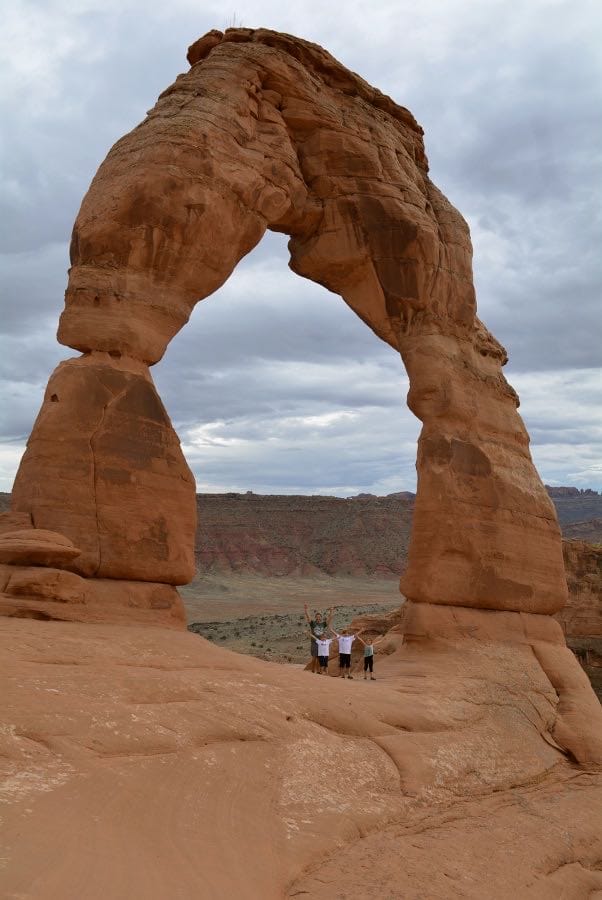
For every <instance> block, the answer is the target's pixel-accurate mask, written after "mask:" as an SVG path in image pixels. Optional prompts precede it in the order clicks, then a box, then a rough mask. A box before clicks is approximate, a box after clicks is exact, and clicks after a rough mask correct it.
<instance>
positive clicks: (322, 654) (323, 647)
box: [310, 632, 334, 675]
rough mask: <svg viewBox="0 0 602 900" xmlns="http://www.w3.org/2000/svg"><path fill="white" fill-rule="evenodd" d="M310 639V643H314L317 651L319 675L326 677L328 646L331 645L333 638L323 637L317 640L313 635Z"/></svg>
mask: <svg viewBox="0 0 602 900" xmlns="http://www.w3.org/2000/svg"><path fill="white" fill-rule="evenodd" d="M310 633H311V632H310ZM311 638H312V641H314V642H315V644H316V647H317V651H318V662H319V664H320V672H319V674H320V675H328V657H329V656H330V645H331V644H332V642H333V640H334V638H327V637H324V636H322V637H321V638H317V637H316V636H315V635H313V634H312V636H311Z"/></svg>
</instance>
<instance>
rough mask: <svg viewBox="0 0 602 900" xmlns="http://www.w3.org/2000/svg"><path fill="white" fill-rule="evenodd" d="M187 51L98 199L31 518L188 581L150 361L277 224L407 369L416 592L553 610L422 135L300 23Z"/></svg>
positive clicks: (460, 224) (180, 467)
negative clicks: (309, 39) (412, 421)
mask: <svg viewBox="0 0 602 900" xmlns="http://www.w3.org/2000/svg"><path fill="white" fill-rule="evenodd" d="M188 58H189V61H190V63H191V69H190V71H189V72H188V73H187V74H185V75H180V76H179V77H178V78H177V80H176V81H175V83H174V84H173V85H172V86H171V87H169V88H168V89H167V90H166V91H164V93H163V94H162V95H161V97H160V98H159V101H158V103H157V104H156V106H155V107H154V108H153V110H151V111H150V113H149V114H148V116H147V118H146V119H145V120H144V122H142V123H141V124H140V125H139V126H138V127H137V128H135V129H134V130H133V131H132V132H130V133H129V134H128V135H126V136H125V137H124V138H122V139H121V140H120V141H118V143H117V144H116V145H115V146H114V147H113V149H112V150H111V151H110V153H109V155H108V156H107V159H106V160H105V162H104V163H103V164H102V166H101V167H100V169H99V171H98V173H97V175H96V177H95V178H94V181H93V182H92V185H91V187H90V190H89V191H88V194H87V195H86V197H85V198H84V201H83V204H82V207H81V210H80V212H79V215H78V218H77V221H76V224H75V227H74V232H73V241H72V247H71V260H72V268H71V270H70V275H69V285H68V288H67V292H66V298H65V310H64V312H63V314H62V316H61V322H60V327H59V333H58V337H59V340H60V341H61V343H63V344H66V345H68V346H70V347H73V348H74V349H76V350H79V351H80V352H81V353H82V356H80V357H78V358H75V359H72V360H69V361H67V362H65V363H62V364H61V365H60V366H59V367H58V369H57V370H56V372H55V373H54V374H53V376H52V378H51V380H50V383H49V386H48V389H47V392H46V396H45V399H44V403H43V406H42V409H41V411H40V414H39V416H38V419H37V421H36V424H35V426H34V429H33V432H32V435H31V438H30V440H29V444H28V448H27V451H26V453H25V456H24V458H23V460H22V463H21V467H20V469H19V473H18V475H17V479H16V482H15V486H14V491H13V506H14V510H15V511H16V512H20V513H29V514H31V516H32V521H33V524H34V525H35V526H36V527H37V528H40V529H46V530H49V531H54V532H59V533H61V534H63V535H65V536H66V537H68V538H69V539H71V541H73V543H74V544H75V545H76V547H78V548H80V549H81V551H82V552H81V554H80V556H78V557H77V558H76V559H75V560H73V561H72V562H71V563H70V564H69V568H70V569H71V571H72V572H73V573H76V574H79V575H80V576H86V577H87V578H97V579H106V578H110V579H125V580H128V581H137V582H151V583H156V582H158V583H163V584H171V585H174V584H181V583H185V582H187V581H189V580H190V579H191V577H192V575H193V571H194V560H193V554H192V548H193V533H194V528H195V504H194V480H193V478H192V475H191V473H190V471H189V470H188V467H187V465H186V463H185V460H184V458H183V456H182V454H181V451H180V447H179V443H178V440H177V437H176V435H175V433H174V432H173V429H172V428H171V425H170V422H169V419H168V417H167V414H166V412H165V410H164V408H163V406H162V404H161V401H160V399H159V398H158V396H157V393H156V391H155V389H154V386H153V383H152V379H151V376H150V373H149V369H148V367H149V366H150V365H152V364H153V363H155V362H157V360H159V359H160V358H161V357H162V355H163V353H164V352H165V348H166V346H167V344H168V343H169V340H170V339H171V338H172V337H173V336H174V334H176V332H177V331H178V330H179V329H180V328H181V327H182V326H183V325H184V324H185V323H186V321H187V319H188V317H189V315H190V312H191V310H192V308H193V306H194V305H195V303H197V302H198V301H199V300H200V299H202V298H203V297H206V296H207V295H208V294H210V293H211V292H213V291H215V290H216V289H217V288H218V287H219V286H220V285H221V284H223V282H224V281H225V280H226V279H227V278H228V276H229V275H230V273H231V272H232V270H233V268H234V267H235V265H236V264H237V262H238V261H239V260H240V259H241V257H242V256H244V255H245V254H246V253H247V252H249V251H250V250H251V249H252V248H253V247H254V246H255V245H256V244H257V243H258V242H259V240H260V239H261V237H262V235H263V234H264V232H265V230H266V229H268V228H270V229H273V230H277V231H283V232H286V233H287V234H289V235H290V236H291V240H290V245H289V246H290V252H291V263H290V264H291V267H292V268H293V270H294V271H295V272H297V273H299V274H300V275H303V276H305V277H307V278H311V279H313V280H315V281H317V282H319V283H321V284H323V285H325V286H326V287H327V288H329V289H330V290H332V291H335V292H337V293H339V294H340V295H341V296H342V297H343V298H344V300H345V301H346V302H347V303H348V304H349V306H350V307H351V308H352V309H353V310H354V311H355V312H356V313H357V314H358V315H359V316H360V317H361V318H362V319H363V320H364V321H365V322H366V323H367V324H368V325H369V327H371V328H372V329H373V330H374V331H375V332H376V334H378V335H379V336H380V337H381V338H382V339H383V340H385V341H387V342H388V343H389V344H391V345H392V346H393V347H395V348H397V349H398V350H399V352H400V354H401V356H402V358H403V361H404V363H405V366H406V369H407V371H408V374H409V378H410V392H409V396H408V404H409V406H410V408H411V410H412V411H413V412H414V413H415V415H417V416H418V417H419V418H420V419H421V420H422V422H423V429H422V433H421V436H420V440H419V446H418V461H417V468H418V497H417V503H416V514H415V522H414V529H413V535H412V543H411V548H410V560H409V568H408V572H407V574H406V576H405V577H404V580H403V585H402V587H403V590H404V593H405V594H406V595H407V596H408V597H409V598H410V599H411V600H413V601H417V602H426V603H431V604H446V605H450V606H463V607H481V608H488V609H497V610H515V611H519V612H535V613H553V612H555V611H557V610H558V609H560V608H561V607H562V606H563V604H564V602H565V595H566V583H565V578H564V571H563V563H562V553H561V542H560V535H559V529H558V525H557V522H556V516H555V512H554V509H553V506H552V504H551V502H550V500H549V499H548V497H547V494H546V492H545V490H544V488H543V486H542V484H541V481H540V479H539V477H538V475H537V473H536V471H535V468H534V466H533V463H532V461H531V457H530V454H529V446H528V445H529V439H528V435H527V433H526V430H525V428H524V425H523V423H522V421H521V419H520V417H519V415H518V413H517V406H518V401H517V397H516V394H515V392H514V391H513V390H512V388H511V387H510V386H509V385H508V383H507V382H506V380H505V379H504V376H503V374H502V371H501V369H502V366H503V364H504V362H505V361H506V354H505V351H504V349H503V348H502V347H501V346H500V344H499V343H498V342H497V341H496V340H495V338H493V336H492V335H491V334H489V332H488V331H487V329H486V328H485V327H484V326H483V325H482V323H481V322H480V321H479V319H478V318H477V316H476V303H475V294H474V288H473V281H472V269H471V244H470V237H469V231H468V227H467V225H466V223H465V222H464V220H463V218H462V217H461V216H460V214H459V213H458V212H457V211H456V210H455V209H454V207H453V206H451V204H450V203H449V202H448V201H447V200H446V198H445V197H444V196H443V195H442V194H441V192H440V191H439V190H438V189H437V188H436V187H435V185H434V184H433V183H432V182H431V181H430V179H429V176H428V164H427V160H426V156H425V153H424V146H423V139H422V135H423V132H422V129H421V128H420V127H419V125H418V124H417V123H416V121H415V120H414V118H413V116H412V115H411V113H409V112H408V110H406V109H404V108H403V107H400V106H398V105H397V104H395V103H394V102H393V101H392V100H391V99H390V98H388V97H386V96H384V95H383V94H381V93H380V92H379V91H377V90H375V89H374V88H372V87H371V86H370V85H368V84H367V83H366V82H364V81H363V80H362V79H361V78H359V77H358V76H357V75H354V74H352V73H350V72H349V71H347V70H346V69H344V68H343V66H341V65H340V64H339V63H338V62H336V61H335V60H334V59H333V58H332V57H331V56H330V55H329V54H327V53H326V52H325V51H323V50H322V49H321V48H319V47H316V46H315V45H312V44H309V43H306V42H303V41H300V40H298V39H293V38H290V37H289V36H287V35H282V34H277V33H275V32H271V31H267V30H257V31H252V30H247V29H229V30H228V31H227V32H226V33H225V34H222V33H220V32H210V33H209V34H208V35H206V36H205V37H203V38H202V39H200V40H199V41H197V42H196V44H193V45H192V47H191V48H190V50H189V57H188Z"/></svg>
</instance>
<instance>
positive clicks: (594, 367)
mask: <svg viewBox="0 0 602 900" xmlns="http://www.w3.org/2000/svg"><path fill="white" fill-rule="evenodd" d="M2 24H3V27H2V30H1V32H0V48H1V49H0V54H1V56H2V71H3V76H4V77H3V87H2V96H1V97H0V103H1V109H0V113H1V116H2V119H1V120H2V123H3V127H2V143H1V145H0V154H1V159H0V203H1V204H2V209H1V213H0V229H1V235H0V238H1V243H0V274H1V279H2V293H1V297H2V300H1V302H2V307H1V309H2V317H1V320H0V330H1V332H2V353H1V355H0V391H1V397H2V403H1V405H0V490H10V488H11V484H12V480H13V478H14V474H15V471H16V468H17V465H18V461H19V458H20V456H21V453H22V452H23V447H24V444H25V441H26V439H27V435H28V433H29V431H30V429H31V426H32V423H33V420H34V418H35V415H36V413H37V410H38V408H39V404H40V402H41V398H42V394H43V390H44V387H45V384H46V380H47V378H48V375H49V373H50V371H51V370H52V368H53V367H54V366H55V365H56V364H57V363H58V362H59V361H60V360H61V359H64V358H66V357H67V356H70V355H73V353H72V351H69V350H67V348H61V347H59V345H58V344H57V343H56V340H55V332H56V324H57V319H58V315H59V313H60V309H61V306H62V297H63V292H64V288H65V283H66V269H67V265H68V256H67V248H68V243H69V237H70V232H71V227H72V223H73V220H74V218H75V215H76V213H77V210H78V207H79V204H80V202H81V198H82V196H83V194H84V192H85V191H86V189H87V187H88V184H89V182H90V180H91V178H92V176H93V175H94V172H95V170H96V168H97V167H98V165H99V164H100V162H101V161H102V159H103V158H104V156H105V155H106V153H107V151H108V149H109V147H110V146H111V145H112V144H113V143H114V141H115V140H116V139H117V138H118V137H120V136H121V135H122V134H123V133H125V132H126V131H129V130H130V129H131V128H132V127H133V126H134V125H136V124H137V123H138V122H139V121H140V120H141V119H142V118H144V114H145V112H146V110H147V109H149V108H150V107H151V106H153V104H154V102H155V99H156V97H157V95H158V94H159V92H160V91H161V90H162V89H163V88H165V87H166V86H167V85H168V84H170V83H171V82H172V81H173V80H174V79H175V77H176V75H177V74H178V73H180V72H183V71H186V69H187V68H188V66H187V63H186V59H185V54H186V48H187V46H188V45H189V44H190V43H192V41H193V40H195V39H196V38H197V37H199V36H200V35H202V34H203V33H205V32H206V31H208V30H209V29H210V28H220V29H224V28H226V27H228V26H230V25H232V24H235V25H244V26H250V27H260V26H264V27H268V28H273V29H277V30H280V31H287V32H290V33H293V34H297V35H299V36H300V37H303V38H307V39H309V40H312V41H316V42H317V43H319V44H322V45H323V46H324V47H326V48H327V49H328V50H330V52H331V53H333V54H334V55H335V56H336V57H337V58H338V59H339V60H341V61H342V62H343V63H344V64H345V65H346V66H348V67H349V68H350V69H353V70H354V71H356V72H358V73H360V74H361V75H362V76H363V77H364V78H366V79H367V80H368V81H369V82H371V83H372V84H374V85H376V86H377V87H379V88H380V89H381V90H383V91H384V92H385V93H388V94H389V95H390V96H392V97H393V98H394V99H395V100H396V101H398V102H399V103H401V104H403V105H404V106H407V107H409V108H410V109H411V110H412V112H413V113H414V115H415V116H416V118H417V119H418V121H419V122H420V123H421V124H422V126H423V127H424V129H425V131H426V147H427V153H428V156H429V159H430V164H431V176H432V178H433V180H434V181H435V182H436V184H437V185H438V186H439V187H440V188H441V189H442V190H443V191H444V193H445V194H446V195H447V196H448V197H449V198H450V199H451V201H452V202H453V203H454V204H455V205H456V206H457V207H458V208H459V209H460V210H461V212H462V213H463V214H464V216H465V217H466V218H467V220H468V222H469V224H470V227H471V231H472V237H473V243H474V249H475V278H476V285H477V295H478V300H479V313H480V316H481V318H482V319H483V320H484V321H485V323H486V324H487V326H488V327H489V328H490V329H491V330H492V331H493V332H494V334H495V335H496V336H497V337H498V338H499V339H500V340H501V341H502V343H503V344H504V345H505V346H506V347H507V349H508V351H509V354H510V363H509V365H508V366H507V369H506V374H507V377H508V378H509V380H510V381H511V382H512V383H513V385H514V386H515V387H516V389H517V390H518V391H519V393H520V395H521V401H522V405H521V411H522V414H523V416H524V418H525V420H526V423H527V427H528V428H529V431H530V433H531V437H532V449H533V455H534V458H535V462H536V464H537V466H538V468H539V471H540V473H541V475H542V477H543V478H544V480H545V481H547V482H548V483H550V484H567V485H575V486H578V487H592V488H596V489H597V490H601V489H602V374H601V369H600V366H601V365H602V349H601V347H602V321H601V320H602V313H601V309H602V307H601V304H600V285H601V283H602V277H601V276H602V271H601V270H602V264H601V263H602V223H601V219H602V212H601V209H602V207H601V203H600V200H601V185H602V140H601V138H602V127H601V113H600V111H601V109H602V96H601V95H602V52H601V48H602V6H601V5H600V2H599V0H591V2H590V0H570V2H564V0H525V2H524V3H520V4H518V3H516V4H514V3H512V4H511V3H509V2H508V0H503V2H498V0H421V2H420V3H418V2H416V0H412V2H409V0H376V2H375V3H373V4H370V5H368V4H366V3H365V0H362V2H361V3H360V2H359V0H346V2H345V3H344V4H342V5H341V6H339V5H338V4H328V3H324V2H323V0H297V2H296V3H282V0H249V2H246V0H237V2H235V3H234V2H233V3H232V7H231V8H229V7H228V6H225V5H224V4H223V2H219V3H218V2H216V0H210V2H202V0H170V2H169V3H166V4H161V5H159V4H153V3H148V2H142V0H8V4H5V5H4V6H3V23H2ZM287 260H288V254H287V250H286V239H285V238H284V237H283V236H282V235H267V236H266V238H265V239H264V241H263V242H262V244H261V245H260V246H259V247H258V248H256V250H255V251H254V252H253V253H251V254H250V255H249V256H248V257H247V258H246V259H245V260H243V261H242V262H241V264H240V265H239V267H238V269H237V270H236V272H235V273H234V275H233V276H232V277H231V279H230V280H229V281H228V283H227V284H226V285H225V286H224V287H223V288H222V289H221V290H220V291H219V292H217V293H216V294H214V295H213V296H211V297H209V298H208V299H206V300H205V301H203V302H202V303H201V304H199V305H198V307H197V309H196V310H195V313H194V315H193V317H192V319H191V322H190V324H189V325H188V326H187V327H186V328H185V329H184V330H183V331H182V332H181V333H180V335H179V336H178V337H177V338H176V339H175V340H174V341H173V342H172V344H171V346H170V348H169V350H168V353H167V355H166V358H165V360H164V361H163V362H162V363H161V364H160V365H158V366H156V367H155V369H154V370H153V374H154V377H155V380H156V382H157V385H158V388H159V391H160V393H161V395H162V397H163V400H164V402H165V404H166V406H167V409H168V411H169V413H170V415H171V417H172V419H173V422H174V425H175V427H176V429H177V431H178V433H179V435H180V437H181V440H182V443H183V446H184V449H185V452H186V454H187V457H188V460H189V462H190V464H191V466H192V468H193V470H194V472H195V475H196V478H197V482H198V486H199V490H212V491H228V490H254V491H256V492H261V493H291V492H294V493H330V494H339V495H343V496H346V495H350V494H353V493H357V492H359V491H369V492H372V493H389V492H392V491H396V490H413V489H414V487H415V468H414V461H415V443H416V437H417V434H418V426H419V423H418V422H417V420H415V419H414V418H413V416H412V415H411V413H410V412H409V410H408V409H407V408H406V406H405V394H406V392H407V378H406V376H405V373H404V370H403V367H402V364H401V361H400V360H399V358H398V357H397V356H396V354H395V353H394V351H393V350H391V349H390V348H389V347H388V346H386V345H385V344H383V343H381V342H379V341H378V339H377V338H376V337H375V336H374V335H373V334H372V332H370V331H369V330H368V329H367V328H366V326H364V325H363V324H362V323H361V322H360V320H359V319H356V318H355V317H354V314H353V313H352V312H351V311H350V310H349V309H348V308H347V307H346V306H345V304H344V303H343V301H342V300H341V299H340V298H339V297H337V296H335V295H333V294H330V293H328V292H327V291H326V290H324V289H323V288H321V287H319V286H317V285H314V284H312V283H311V282H308V281H305V280H303V279H301V278H299V277H298V276H295V275H293V274H292V273H291V272H290V271H289V269H288V268H287Z"/></svg>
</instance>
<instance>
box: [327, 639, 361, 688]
mask: <svg viewBox="0 0 602 900" xmlns="http://www.w3.org/2000/svg"><path fill="white" fill-rule="evenodd" d="M330 631H331V633H332V634H334V636H335V637H336V639H337V640H338V642H339V677H340V678H345V675H347V678H353V675H352V674H351V647H352V646H353V642H354V640H355V639H356V637H357V635H355V634H353V633H352V632H351V631H350V629H349V628H343V630H342V632H341V633H340V634H339V633H338V631H335V630H334V628H331V629H330Z"/></svg>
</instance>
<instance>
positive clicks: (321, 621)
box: [303, 603, 332, 675]
mask: <svg viewBox="0 0 602 900" xmlns="http://www.w3.org/2000/svg"><path fill="white" fill-rule="evenodd" d="M303 612H304V613H305V621H306V622H307V624H308V625H309V631H310V634H311V635H312V639H311V640H310V642H309V643H310V648H309V649H310V652H311V668H310V671H311V672H314V673H315V674H316V675H317V674H318V673H319V671H320V663H319V661H318V645H317V644H316V642H315V641H314V640H313V637H317V638H320V637H322V636H323V635H324V634H325V633H326V630H327V629H328V628H330V621H331V619H332V606H331V607H330V608H329V609H328V611H327V613H326V614H325V616H324V615H322V613H321V612H318V611H317V610H316V609H314V614H313V618H312V619H310V618H309V613H308V611H307V603H304V604H303Z"/></svg>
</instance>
